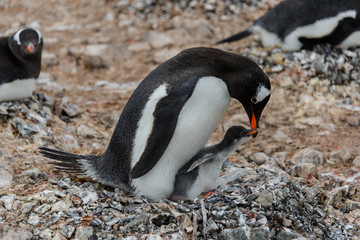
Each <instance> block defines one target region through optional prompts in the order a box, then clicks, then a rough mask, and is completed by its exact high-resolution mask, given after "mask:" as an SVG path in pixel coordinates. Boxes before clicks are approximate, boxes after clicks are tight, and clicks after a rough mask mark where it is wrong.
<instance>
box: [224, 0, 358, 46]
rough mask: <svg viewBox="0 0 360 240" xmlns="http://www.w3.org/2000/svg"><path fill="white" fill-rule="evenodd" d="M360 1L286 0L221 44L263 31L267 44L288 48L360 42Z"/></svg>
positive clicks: (346, 44) (263, 37) (263, 39)
mask: <svg viewBox="0 0 360 240" xmlns="http://www.w3.org/2000/svg"><path fill="white" fill-rule="evenodd" d="M359 14H360V1H358V0H342V1H339V0H285V1H283V2H281V3H279V4H278V5H276V6H275V7H274V8H272V9H270V10H269V11H268V12H267V13H266V14H265V15H264V16H262V17H260V18H259V19H257V20H256V21H254V23H253V25H252V26H251V27H250V28H248V29H246V30H245V31H242V32H240V33H237V34H235V35H233V36H231V37H228V38H226V39H224V40H221V41H219V42H218V43H224V42H232V41H236V40H239V39H242V38H244V37H247V36H249V35H251V34H252V33H260V35H261V42H262V44H263V46H264V47H273V46H280V47H282V48H283V49H285V50H291V51H292V50H298V49H301V48H313V46H314V45H316V44H323V43H328V44H331V45H332V46H339V47H345V48H346V47H351V46H358V45H360V16H359Z"/></svg>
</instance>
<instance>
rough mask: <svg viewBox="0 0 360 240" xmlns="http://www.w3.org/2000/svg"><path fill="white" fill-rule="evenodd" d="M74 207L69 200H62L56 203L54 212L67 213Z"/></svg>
mask: <svg viewBox="0 0 360 240" xmlns="http://www.w3.org/2000/svg"><path fill="white" fill-rule="evenodd" d="M71 207H73V203H72V202H71V201H69V200H61V201H58V202H56V203H55V204H54V205H53V206H52V207H51V211H52V212H60V211H61V212H65V211H67V210H69V208H71Z"/></svg>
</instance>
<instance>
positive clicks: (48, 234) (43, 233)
mask: <svg viewBox="0 0 360 240" xmlns="http://www.w3.org/2000/svg"><path fill="white" fill-rule="evenodd" d="M51 236H52V232H51V230H50V229H44V230H42V231H40V233H39V237H41V238H43V239H51Z"/></svg>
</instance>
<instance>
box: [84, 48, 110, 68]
mask: <svg viewBox="0 0 360 240" xmlns="http://www.w3.org/2000/svg"><path fill="white" fill-rule="evenodd" d="M110 53H111V50H110V48H109V46H108V45H107V44H93V45H87V46H86V47H85V49H84V51H83V52H82V53H81V54H80V58H81V59H82V60H83V61H84V63H85V66H88V67H89V68H107V67H109V66H110V62H111V58H110V57H109V56H111V54H110Z"/></svg>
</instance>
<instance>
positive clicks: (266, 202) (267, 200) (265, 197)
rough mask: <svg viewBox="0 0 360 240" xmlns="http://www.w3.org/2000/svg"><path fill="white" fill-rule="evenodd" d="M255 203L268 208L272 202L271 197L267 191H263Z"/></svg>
mask: <svg viewBox="0 0 360 240" xmlns="http://www.w3.org/2000/svg"><path fill="white" fill-rule="evenodd" d="M255 201H256V202H258V203H260V204H261V206H263V207H270V206H271V205H272V202H273V196H272V194H271V193H270V192H269V191H267V190H264V191H262V192H261V194H260V196H259V197H258V198H256V200H255Z"/></svg>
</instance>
